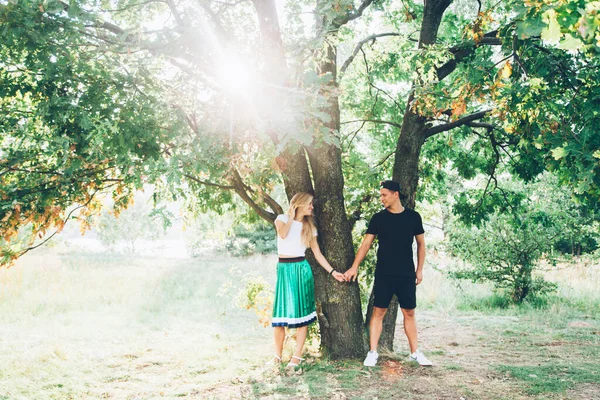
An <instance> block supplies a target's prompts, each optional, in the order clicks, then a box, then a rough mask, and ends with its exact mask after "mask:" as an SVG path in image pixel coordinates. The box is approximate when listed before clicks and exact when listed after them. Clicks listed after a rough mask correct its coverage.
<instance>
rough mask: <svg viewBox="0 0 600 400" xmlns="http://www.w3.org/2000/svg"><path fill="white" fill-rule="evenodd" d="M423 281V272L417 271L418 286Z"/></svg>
mask: <svg viewBox="0 0 600 400" xmlns="http://www.w3.org/2000/svg"><path fill="white" fill-rule="evenodd" d="M422 281H423V271H417V285H418V284H419V283H421V282H422Z"/></svg>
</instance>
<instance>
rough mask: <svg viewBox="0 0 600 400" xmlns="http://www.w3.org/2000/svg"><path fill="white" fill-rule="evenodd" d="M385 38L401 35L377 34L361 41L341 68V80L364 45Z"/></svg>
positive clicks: (392, 33) (390, 33)
mask: <svg viewBox="0 0 600 400" xmlns="http://www.w3.org/2000/svg"><path fill="white" fill-rule="evenodd" d="M385 36H400V34H399V33H394V32H388V33H375V34H373V35H370V36H367V37H366V38H364V39H363V40H361V41H360V42H358V44H357V45H356V47H355V48H354V50H353V51H352V54H351V55H350V57H348V59H346V61H344V64H343V65H342V67H341V68H340V72H339V76H340V79H341V78H342V75H344V72H346V70H347V69H348V67H349V66H350V64H351V63H352V61H354V58H355V57H356V55H357V54H358V52H359V50H360V49H361V48H362V46H363V45H364V44H366V43H368V42H370V41H373V42H375V40H376V39H377V38H380V37H385Z"/></svg>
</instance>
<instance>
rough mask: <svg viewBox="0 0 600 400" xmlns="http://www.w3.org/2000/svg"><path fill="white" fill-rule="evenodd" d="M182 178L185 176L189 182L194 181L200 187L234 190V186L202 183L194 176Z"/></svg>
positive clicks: (188, 175)
mask: <svg viewBox="0 0 600 400" xmlns="http://www.w3.org/2000/svg"><path fill="white" fill-rule="evenodd" d="M183 176H185V177H186V178H188V179H189V180H191V181H194V182H196V183H199V184H201V185H205V186H211V187H216V188H219V189H223V190H234V189H235V186H229V185H221V184H218V183H213V182H207V181H203V180H201V179H198V178H196V177H195V176H192V175H190V174H183Z"/></svg>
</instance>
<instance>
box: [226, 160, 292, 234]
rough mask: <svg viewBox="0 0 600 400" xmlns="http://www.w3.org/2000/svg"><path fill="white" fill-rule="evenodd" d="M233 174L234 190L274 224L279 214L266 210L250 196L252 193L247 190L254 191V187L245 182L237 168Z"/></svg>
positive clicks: (261, 215)
mask: <svg viewBox="0 0 600 400" xmlns="http://www.w3.org/2000/svg"><path fill="white" fill-rule="evenodd" d="M232 175H233V176H232V181H233V184H234V188H233V190H234V191H235V192H236V193H237V194H238V196H240V197H241V198H242V200H244V202H246V204H248V205H249V206H250V208H252V210H254V212H255V213H257V214H258V215H259V216H260V217H261V218H263V219H264V220H265V221H267V222H269V223H271V225H273V224H274V223H275V218H276V217H277V215H276V214H274V213H272V212H269V211H267V210H265V209H264V208H262V207H260V206H259V205H258V204H256V202H255V201H254V200H253V199H252V198H251V197H250V195H249V194H248V192H247V191H246V190H247V189H250V191H252V189H251V188H250V187H248V186H247V185H246V184H244V182H243V181H242V177H241V176H240V174H239V172H238V171H237V170H236V169H233V174H232ZM282 214H283V210H282Z"/></svg>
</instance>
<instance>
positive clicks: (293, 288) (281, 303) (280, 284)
mask: <svg viewBox="0 0 600 400" xmlns="http://www.w3.org/2000/svg"><path fill="white" fill-rule="evenodd" d="M316 320H317V313H316V310H315V283H314V280H313V274H312V270H311V269H310V265H309V264H308V262H307V261H306V260H302V261H299V262H278V263H277V284H276V285H275V301H274V302H273V319H272V320H271V325H272V326H287V327H288V328H299V327H301V326H306V325H309V324H311V323H313V322H315V321H316Z"/></svg>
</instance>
